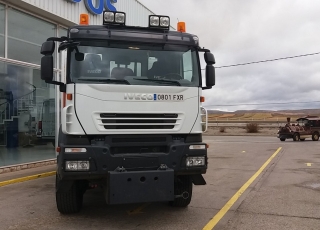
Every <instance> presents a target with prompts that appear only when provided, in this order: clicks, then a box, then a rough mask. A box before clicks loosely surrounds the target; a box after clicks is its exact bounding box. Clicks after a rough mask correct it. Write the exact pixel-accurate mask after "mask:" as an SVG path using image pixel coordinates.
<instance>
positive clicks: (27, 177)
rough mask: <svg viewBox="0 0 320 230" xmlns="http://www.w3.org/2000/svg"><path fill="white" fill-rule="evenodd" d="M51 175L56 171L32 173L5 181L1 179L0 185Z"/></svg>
mask: <svg viewBox="0 0 320 230" xmlns="http://www.w3.org/2000/svg"><path fill="white" fill-rule="evenodd" d="M53 175H56V171H54V172H46V173H41V174H36V175H32V176H26V177H21V178H17V179H12V180H7V181H2V182H0V187H2V186H6V185H10V184H15V183H20V182H25V181H28V180H35V179H39V178H44V177H49V176H53Z"/></svg>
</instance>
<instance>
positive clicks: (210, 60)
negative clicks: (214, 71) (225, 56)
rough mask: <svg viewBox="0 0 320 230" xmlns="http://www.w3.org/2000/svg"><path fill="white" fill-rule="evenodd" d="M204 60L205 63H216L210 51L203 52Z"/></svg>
mask: <svg viewBox="0 0 320 230" xmlns="http://www.w3.org/2000/svg"><path fill="white" fill-rule="evenodd" d="M204 60H205V61H206V63H207V65H214V64H216V60H215V59H214V56H213V54H212V53H210V52H205V53H204Z"/></svg>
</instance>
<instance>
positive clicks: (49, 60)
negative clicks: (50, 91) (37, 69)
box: [41, 55, 53, 83]
mask: <svg viewBox="0 0 320 230" xmlns="http://www.w3.org/2000/svg"><path fill="white" fill-rule="evenodd" d="M41 79H42V80H44V81H45V82H46V83H50V82H52V80H53V56H52V55H48V56H44V57H42V58H41Z"/></svg>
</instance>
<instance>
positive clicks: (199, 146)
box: [189, 145, 206, 149]
mask: <svg viewBox="0 0 320 230" xmlns="http://www.w3.org/2000/svg"><path fill="white" fill-rule="evenodd" d="M189 149H206V145H190V146H189Z"/></svg>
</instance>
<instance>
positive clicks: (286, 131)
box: [277, 116, 320, 141]
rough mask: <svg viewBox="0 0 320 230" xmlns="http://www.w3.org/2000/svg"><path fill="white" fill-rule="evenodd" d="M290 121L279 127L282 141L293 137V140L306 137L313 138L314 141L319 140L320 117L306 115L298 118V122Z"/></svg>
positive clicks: (279, 135)
mask: <svg viewBox="0 0 320 230" xmlns="http://www.w3.org/2000/svg"><path fill="white" fill-rule="evenodd" d="M287 121H288V123H287V124H286V125H285V126H284V127H281V126H280V127H279V130H278V133H277V134H278V138H279V139H280V141H285V140H286V139H291V138H292V139H293V141H299V140H300V141H304V140H305V139H306V138H311V139H312V140H313V141H318V140H319V133H320V118H319V117H316V116H305V117H301V118H298V119H297V120H296V121H297V123H296V124H291V123H290V118H288V119H287Z"/></svg>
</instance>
